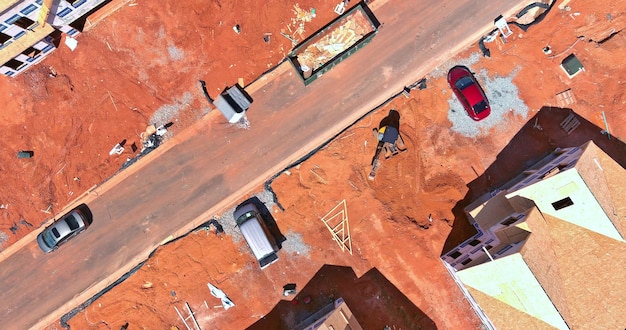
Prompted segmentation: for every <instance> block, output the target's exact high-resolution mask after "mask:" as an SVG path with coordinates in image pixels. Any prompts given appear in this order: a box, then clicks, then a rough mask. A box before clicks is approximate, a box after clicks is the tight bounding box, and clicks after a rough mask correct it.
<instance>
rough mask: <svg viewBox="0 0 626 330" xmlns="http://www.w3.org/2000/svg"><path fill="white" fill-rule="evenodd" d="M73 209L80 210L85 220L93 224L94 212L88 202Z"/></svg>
mask: <svg viewBox="0 0 626 330" xmlns="http://www.w3.org/2000/svg"><path fill="white" fill-rule="evenodd" d="M73 210H78V211H80V212H81V213H82V214H83V215H84V216H85V221H87V223H88V224H89V225H91V224H92V223H93V213H91V210H90V209H89V207H88V206H87V204H80V205H78V206H77V207H75V208H74V209H73ZM70 212H71V211H69V212H67V213H70ZM67 213H66V214H67Z"/></svg>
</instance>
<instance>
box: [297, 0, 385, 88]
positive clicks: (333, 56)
mask: <svg viewBox="0 0 626 330" xmlns="http://www.w3.org/2000/svg"><path fill="white" fill-rule="evenodd" d="M379 26H380V22H378V20H377V19H376V17H375V16H374V14H373V13H372V11H371V10H370V9H369V7H368V6H367V4H365V2H363V1H362V2H360V3H358V4H357V5H355V6H354V7H352V8H350V9H349V10H347V11H346V12H345V13H343V14H342V15H341V16H339V17H337V18H336V19H335V20H333V21H332V22H330V23H328V24H327V25H326V26H324V27H323V28H322V29H320V30H319V31H318V32H316V33H314V34H313V35H312V36H310V37H308V38H307V39H305V40H304V41H302V42H301V43H300V44H298V45H297V46H296V47H295V48H294V49H293V50H292V51H291V52H290V53H289V55H288V57H287V58H288V60H289V62H291V64H292V65H293V67H294V68H295V69H296V72H298V75H299V76H300V78H302V81H303V82H304V85H308V84H310V83H312V82H313V81H315V80H316V79H317V78H319V77H320V76H321V75H323V74H324V73H326V72H328V70H330V69H332V68H333V67H334V66H335V65H337V64H339V63H340V62H341V61H343V60H345V59H346V58H348V57H349V56H350V55H352V54H354V52H356V51H357V50H358V49H361V48H363V46H365V45H367V44H368V43H369V42H370V41H371V40H372V38H373V37H374V35H375V34H376V33H377V32H378V27H379Z"/></svg>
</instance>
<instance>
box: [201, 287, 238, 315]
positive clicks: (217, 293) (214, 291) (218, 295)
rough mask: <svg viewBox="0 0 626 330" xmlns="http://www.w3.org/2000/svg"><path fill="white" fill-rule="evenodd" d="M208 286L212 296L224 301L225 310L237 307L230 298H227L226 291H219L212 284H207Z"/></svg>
mask: <svg viewBox="0 0 626 330" xmlns="http://www.w3.org/2000/svg"><path fill="white" fill-rule="evenodd" d="M206 285H207V286H208V287H209V290H210V291H211V294H212V295H213V297H215V298H219V299H221V300H222V306H224V309H225V310H226V309H229V308H231V307H234V306H235V303H233V302H232V301H231V300H230V298H228V297H227V296H226V294H225V293H224V291H222V290H220V289H218V288H217V287H215V286H214V285H213V284H211V283H207V284H206Z"/></svg>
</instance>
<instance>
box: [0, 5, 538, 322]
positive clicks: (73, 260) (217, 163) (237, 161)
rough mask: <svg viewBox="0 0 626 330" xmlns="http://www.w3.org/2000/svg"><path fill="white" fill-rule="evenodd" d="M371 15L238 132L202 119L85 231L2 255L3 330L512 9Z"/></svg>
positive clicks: (123, 186) (438, 8)
mask: <svg viewBox="0 0 626 330" xmlns="http://www.w3.org/2000/svg"><path fill="white" fill-rule="evenodd" d="M527 3H528V2H524V4H527ZM372 7H373V8H372V9H373V11H374V14H375V15H376V16H377V18H378V19H379V21H380V22H381V23H383V26H382V27H381V28H380V31H379V33H378V34H377V35H376V36H375V37H374V39H373V40H372V42H371V43H370V44H369V45H367V46H366V47H365V48H363V49H361V50H359V51H358V52H356V53H355V54H354V55H352V56H351V57H350V58H348V59H347V60H346V61H344V62H342V63H341V64H339V65H338V66H336V67H335V68H333V69H332V70H331V71H329V72H328V73H326V74H325V75H324V76H323V77H321V78H319V79H318V80H316V81H315V82H313V83H312V84H311V85H309V86H308V87H305V86H304V85H303V83H302V82H301V81H300V80H299V78H298V77H297V76H296V75H295V72H293V71H292V70H291V69H289V70H285V71H284V73H282V74H280V75H279V76H277V77H276V78H275V79H273V80H271V81H269V82H268V83H267V84H266V85H265V86H263V87H261V88H258V89H257V90H256V91H255V92H253V93H252V97H253V99H254V103H253V105H252V107H251V109H250V110H249V112H248V118H249V120H250V122H251V127H250V129H247V130H245V129H238V128H235V127H232V126H229V125H227V124H226V123H225V120H224V119H223V118H221V117H220V116H216V115H215V114H213V115H209V116H211V117H210V118H208V119H205V120H204V121H203V122H202V123H200V124H198V125H199V126H197V127H195V130H194V131H193V134H190V133H188V134H186V135H187V136H188V138H187V139H185V140H183V141H178V140H177V139H174V140H172V141H170V143H172V144H171V146H172V147H171V148H170V149H168V150H167V151H165V152H159V154H160V155H159V157H150V158H153V161H151V162H150V163H147V164H144V165H143V166H141V165H140V166H137V167H136V168H135V169H132V168H131V170H130V171H135V173H134V174H131V175H129V176H128V177H126V178H125V179H123V180H122V181H121V182H119V184H117V185H116V186H115V187H112V188H111V189H108V190H106V191H103V192H102V193H100V194H99V195H98V196H97V198H95V197H96V196H95V195H91V198H93V200H91V201H90V202H89V207H90V209H91V211H92V213H93V215H94V219H95V220H94V223H93V225H92V226H91V227H90V228H89V229H88V231H86V232H85V233H82V234H81V235H79V236H77V237H75V238H74V239H73V240H72V242H70V243H68V244H67V245H65V246H63V247H62V248H61V249H59V250H58V251H56V252H55V253H52V254H49V255H44V254H43V253H42V252H40V251H39V248H38V247H37V244H36V242H35V241H32V243H30V244H27V245H25V247H24V248H22V249H20V250H19V251H16V252H15V253H14V254H12V255H11V256H9V257H8V258H6V259H5V260H4V261H3V262H2V264H1V266H0V278H2V282H1V283H0V321H1V322H0V324H2V325H3V328H5V329H26V328H43V327H44V326H45V325H47V324H49V323H51V322H53V321H54V320H55V319H58V318H59V317H60V316H61V315H63V314H64V313H66V312H68V311H69V310H70V309H71V308H72V307H74V306H76V305H78V304H80V303H82V302H84V301H85V300H87V299H88V298H90V297H91V296H93V295H94V294H95V293H97V292H98V291H100V290H101V289H103V288H104V287H106V286H107V285H108V284H109V283H111V282H112V281H114V280H115V279H116V278H118V277H119V276H120V275H121V274H123V273H125V272H126V271H128V270H129V269H131V268H132V267H133V266H135V265H137V264H138V263H139V262H140V261H142V260H144V259H145V258H146V257H147V255H148V254H149V253H150V252H151V251H152V250H153V249H154V248H155V247H156V246H158V245H159V244H160V242H162V241H163V240H164V239H165V238H166V237H168V236H170V235H174V236H177V235H179V234H182V233H183V232H185V231H187V230H189V229H191V228H193V227H195V226H196V225H198V224H200V223H202V222H204V221H206V220H207V218H208V215H210V214H219V212H221V211H223V210H224V209H225V208H226V207H228V206H231V204H232V203H233V202H235V201H236V200H238V199H241V198H243V197H244V194H245V193H247V192H249V191H250V190H251V189H253V188H254V187H258V186H259V185H260V184H261V183H262V182H264V181H265V180H267V179H268V178H269V177H270V176H271V175H272V174H274V173H276V172H277V171H279V170H280V169H282V168H284V167H285V166H287V165H288V164H289V163H291V162H293V161H295V160H297V159H298V158H300V157H301V156H303V155H305V154H307V153H308V152H309V151H310V150H312V149H313V148H315V147H316V146H318V145H319V144H321V143H322V142H323V141H325V140H326V139H328V138H330V137H332V136H333V135H334V134H336V133H337V132H338V131H340V130H341V129H342V128H344V127H346V126H347V125H349V124H350V123H352V122H353V121H355V120H356V119H358V118H359V117H361V116H362V115H363V114H365V113H367V112H368V111H369V110H370V109H372V108H374V107H375V106H377V105H378V104H380V103H381V102H383V101H384V100H386V99H387V98H388V97H389V96H391V95H393V94H395V93H397V92H399V91H400V90H401V89H402V86H404V85H408V84H410V83H412V82H414V81H416V80H418V79H420V78H421V77H423V76H424V75H425V74H426V73H427V72H429V71H430V70H431V69H432V68H433V67H435V66H436V65H439V64H441V63H443V62H444V61H445V60H446V59H448V58H449V57H450V56H452V55H453V54H455V53H456V52H458V51H459V50H460V49H461V48H463V47H465V46H467V45H468V44H469V43H470V42H475V41H476V40H478V37H479V36H480V35H482V34H484V33H485V32H487V31H488V30H491V29H492V27H493V25H492V22H493V19H494V18H495V17H496V16H498V15H500V14H507V13H509V14H510V13H511V12H512V11H513V10H517V9H519V8H520V7H521V5H520V1H502V0H500V1H498V0H494V1H490V2H489V4H486V3H485V2H484V1H480V0H472V1H419V2H418V1H387V2H385V1H377V2H374V4H373V6H372ZM424 111H428V109H424ZM176 142H178V143H177V144H175V143H176ZM162 148H163V149H165V148H167V146H165V147H162ZM128 173H130V172H128Z"/></svg>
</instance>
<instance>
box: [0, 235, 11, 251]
mask: <svg viewBox="0 0 626 330" xmlns="http://www.w3.org/2000/svg"><path fill="white" fill-rule="evenodd" d="M8 241H9V235H7V233H5V232H3V231H0V249H3V248H4V243H6V242H8Z"/></svg>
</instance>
